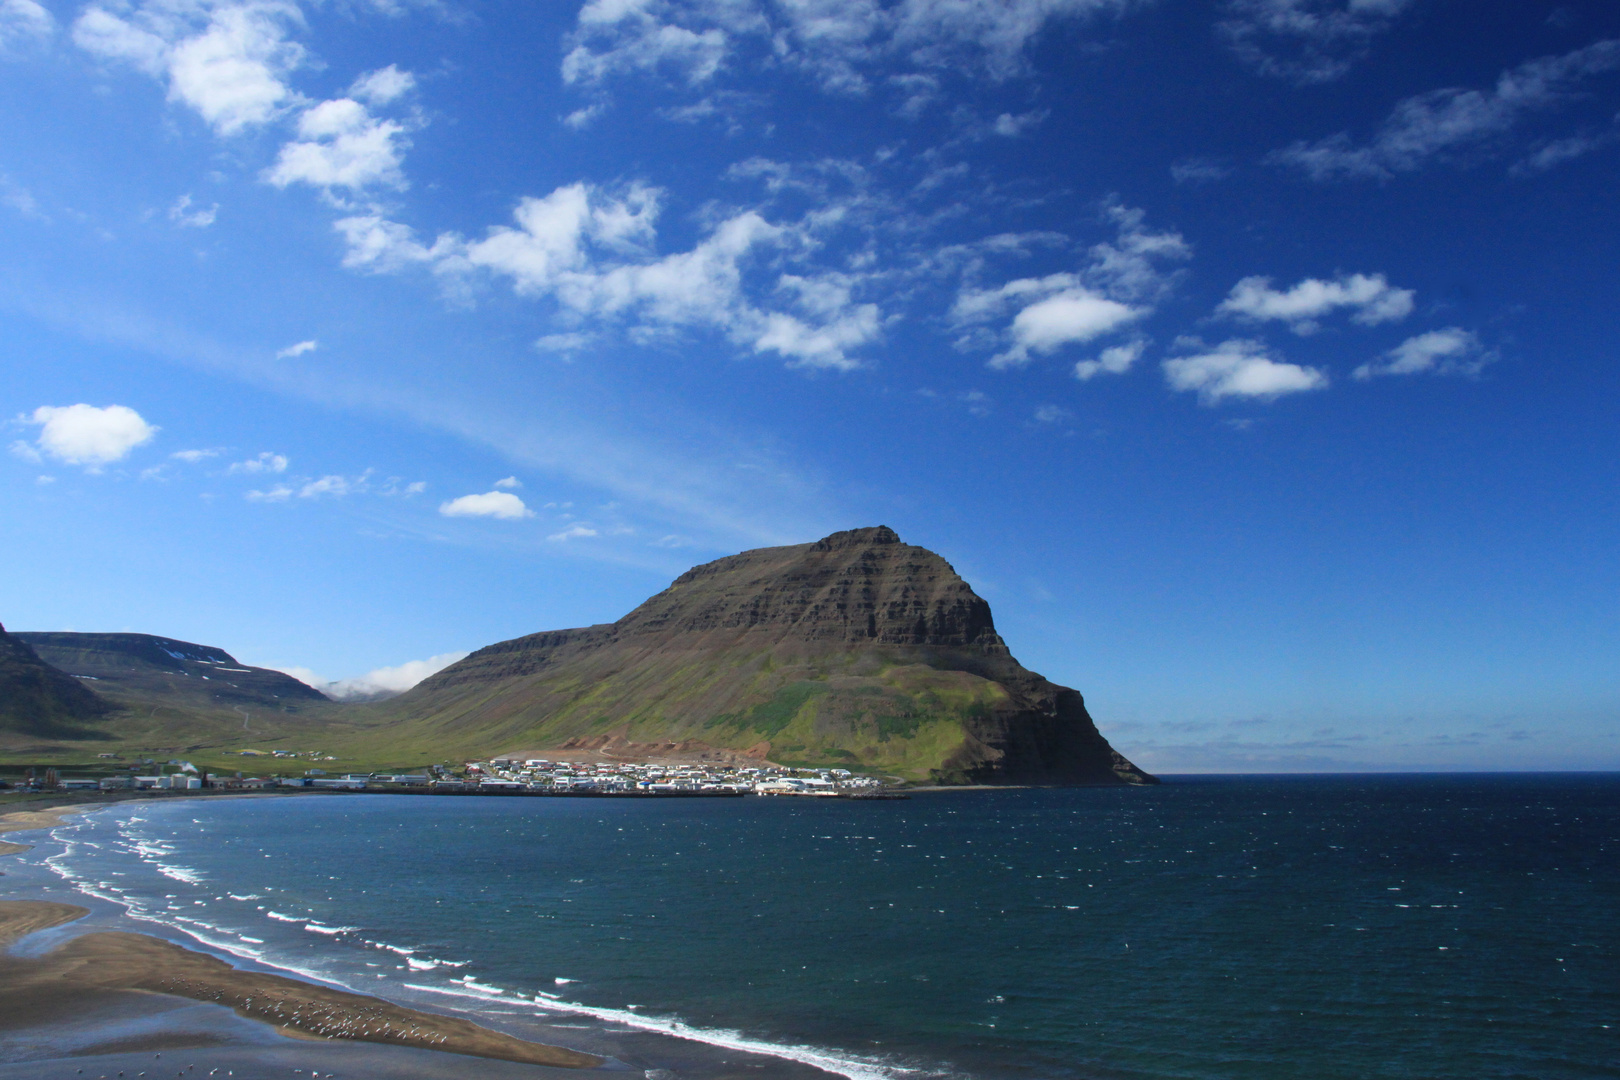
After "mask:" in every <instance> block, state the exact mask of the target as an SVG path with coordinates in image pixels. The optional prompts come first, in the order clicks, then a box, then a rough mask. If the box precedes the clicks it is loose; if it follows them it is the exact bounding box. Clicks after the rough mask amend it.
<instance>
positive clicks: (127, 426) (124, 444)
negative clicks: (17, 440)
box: [22, 404, 159, 471]
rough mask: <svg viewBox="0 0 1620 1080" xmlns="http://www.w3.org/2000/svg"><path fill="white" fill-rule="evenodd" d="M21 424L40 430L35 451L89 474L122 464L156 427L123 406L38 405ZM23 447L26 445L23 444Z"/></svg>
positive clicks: (152, 434) (148, 440) (154, 431)
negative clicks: (118, 462)
mask: <svg viewBox="0 0 1620 1080" xmlns="http://www.w3.org/2000/svg"><path fill="white" fill-rule="evenodd" d="M24 422H25V423H30V424H37V425H39V427H40V433H39V439H38V441H37V442H36V443H35V446H36V447H37V450H38V452H42V453H43V454H44V455H45V456H46V457H52V458H55V459H56V460H57V461H61V462H65V463H66V464H68V465H83V466H86V467H87V468H89V469H91V470H92V471H94V470H96V469H99V468H100V467H101V466H103V465H110V464H112V463H113V462H115V461H122V460H123V459H124V458H125V457H127V456H128V455H129V452H130V451H131V450H133V449H135V447H137V446H140V445H142V444H144V443H147V442H150V441H151V439H152V437H153V436H154V435H156V434H157V433H158V430H159V429H158V428H157V427H155V426H153V425H152V424H148V423H147V422H146V421H145V420H143V419H141V414H140V413H138V412H136V411H135V410H134V409H131V408H129V407H128V406H126V405H109V406H107V407H106V408H104V409H98V408H96V407H95V406H94V405H83V404H80V405H66V406H54V405H41V406H40V407H39V408H37V409H35V410H34V412H33V415H32V416H30V417H26V418H24ZM22 445H23V446H27V445H28V444H27V443H23V444H22Z"/></svg>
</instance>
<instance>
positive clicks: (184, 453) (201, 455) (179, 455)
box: [169, 450, 221, 465]
mask: <svg viewBox="0 0 1620 1080" xmlns="http://www.w3.org/2000/svg"><path fill="white" fill-rule="evenodd" d="M220 453H221V451H219V450H176V451H175V452H174V453H172V454H170V455H169V456H170V457H171V458H174V459H175V460H176V461H183V462H185V463H186V464H187V465H196V464H199V463H201V462H204V461H207V460H208V459H209V458H216V457H219V455H220Z"/></svg>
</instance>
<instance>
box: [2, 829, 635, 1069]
mask: <svg viewBox="0 0 1620 1080" xmlns="http://www.w3.org/2000/svg"><path fill="white" fill-rule="evenodd" d="M97 805H99V804H69V805H58V806H50V805H46V806H38V807H28V808H26V809H18V810H14V811H12V812H10V813H7V814H4V815H0V834H5V833H12V832H24V831H29V830H37V829H50V828H54V827H56V826H58V825H60V824H62V821H63V818H64V816H65V815H68V814H73V813H78V812H80V811H82V810H86V809H94V808H96V806H97ZM27 849H28V845H24V844H14V843H10V842H6V841H0V855H9V854H13V853H15V852H19V851H26V850H27ZM88 914H90V912H89V909H87V908H83V907H79V906H77V905H73V904H62V903H56V902H54V901H47V900H4V901H0V1032H10V1033H13V1034H15V1033H17V1032H20V1031H23V1032H25V1031H27V1030H28V1029H36V1028H37V1029H49V1028H52V1027H53V1026H60V1025H63V1024H71V1023H72V1022H73V1021H74V1020H75V1019H77V1018H87V1017H88V1016H90V1015H93V1014H95V1013H97V1012H101V1011H104V1012H108V1013H109V1014H119V1015H123V1014H128V1013H139V1012H143V1011H145V1012H151V1011H152V1010H150V1009H146V1010H142V1009H141V1008H140V1007H139V1006H140V1004H142V1002H141V1001H140V1000H139V999H141V998H150V996H151V995H163V996H166V997H170V998H181V999H190V1000H191V1001H196V1002H203V1003H206V1004H209V1005H214V1006H223V1007H225V1008H228V1009H230V1010H232V1011H233V1012H235V1013H236V1014H237V1015H238V1016H241V1017H244V1018H246V1019H250V1020H255V1021H258V1022H260V1023H262V1024H267V1025H269V1026H270V1028H271V1029H273V1030H274V1031H275V1032H277V1033H278V1034H280V1035H284V1036H288V1037H290V1038H293V1039H298V1040H302V1041H306V1042H314V1043H323V1044H333V1043H351V1044H352V1043H379V1044H382V1045H385V1046H390V1047H400V1048H403V1049H408V1050H409V1049H414V1050H417V1051H432V1052H434V1053H435V1054H459V1055H468V1056H473V1057H480V1058H486V1059H490V1060H493V1061H508V1062H514V1063H518V1064H521V1065H540V1066H547V1067H550V1068H566V1069H591V1068H597V1067H599V1066H601V1065H603V1064H605V1060H604V1059H603V1058H600V1057H597V1056H595V1055H592V1054H584V1053H580V1052H578V1051H575V1050H568V1049H565V1048H563V1047H558V1046H547V1045H545V1044H542V1043H536V1042H528V1041H526V1040H523V1039H519V1038H516V1037H514V1036H512V1035H506V1034H503V1033H501V1032H498V1031H491V1030H490V1029H488V1028H485V1027H482V1026H480V1025H478V1024H475V1023H473V1022H472V1021H470V1020H465V1019H462V1018H460V1017H456V1016H446V1015H441V1014H438V1013H428V1012H422V1011H419V1010H416V1009H410V1008H406V1007H405V1006H402V1005H396V1004H394V1003H393V1002H390V1001H384V1000H382V999H381V998H375V997H370V996H368V995H365V994H355V993H350V992H348V991H345V990H337V989H334V988H331V987H327V986H322V985H319V984H317V983H311V982H303V981H301V980H298V979H292V978H288V977H286V976H282V975H275V974H271V973H269V972H261V971H250V970H243V969H239V968H234V967H232V966H231V965H230V964H228V963H226V962H225V961H223V960H220V959H217V958H215V957H213V956H209V955H208V954H206V953H201V952H195V951H193V950H191V949H187V948H185V947H183V946H181V945H177V944H175V943H174V942H171V941H166V940H164V939H162V938H157V937H152V936H150V935H148V934H132V933H124V932H119V931H104V932H98V933H86V934H79V935H76V936H73V937H70V938H68V939H67V940H66V941H65V942H63V943H62V944H61V945H58V946H57V947H55V948H54V949H51V950H50V951H48V952H45V953H43V954H41V955H37V956H18V955H8V954H7V950H10V949H11V948H12V947H13V946H15V945H17V944H18V943H19V942H21V941H22V940H23V939H24V938H26V937H28V936H29V935H32V934H36V933H39V932H41V931H46V930H52V929H55V928H58V927H62V926H66V925H68V924H70V923H73V922H75V921H77V920H78V919H81V918H83V917H84V916H86V915H88ZM160 1011H161V1010H160ZM112 1026H116V1025H112ZM218 1038H219V1037H218V1036H210V1037H207V1038H204V1039H203V1041H202V1043H201V1044H200V1043H199V1041H198V1036H197V1034H196V1033H193V1032H185V1031H180V1030H174V1031H165V1030H162V1029H161V1025H160V1029H159V1030H156V1031H147V1032H146V1033H144V1034H142V1035H140V1036H139V1037H138V1038H136V1039H135V1040H134V1043H133V1044H131V1043H130V1041H129V1040H117V1039H115V1040H113V1041H111V1042H108V1043H106V1044H104V1045H102V1046H99V1047H96V1048H94V1049H91V1050H79V1051H77V1053H86V1052H89V1053H109V1054H117V1053H124V1052H132V1051H146V1052H150V1051H158V1052H161V1051H162V1050H164V1049H173V1048H179V1047H196V1046H199V1045H206V1044H207V1043H209V1042H210V1041H214V1040H217V1039H218ZM429 1071H431V1070H429Z"/></svg>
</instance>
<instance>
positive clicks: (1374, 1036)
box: [22, 774, 1620, 1080]
mask: <svg viewBox="0 0 1620 1080" xmlns="http://www.w3.org/2000/svg"><path fill="white" fill-rule="evenodd" d="M22 858H23V859H24V860H25V861H30V860H31V861H33V863H34V864H35V865H36V866H37V867H39V868H40V869H49V870H51V871H54V873H55V874H56V875H58V876H59V877H60V878H61V879H62V880H63V882H65V883H68V884H71V885H72V886H73V887H74V888H75V889H77V890H78V891H79V892H80V893H82V894H84V895H85V896H89V897H97V898H99V899H101V900H103V901H107V902H110V903H113V904H117V905H119V906H120V907H122V908H123V909H125V911H126V912H127V914H128V915H130V916H132V917H134V918H136V919H139V920H142V921H143V922H144V923H145V926H146V928H147V929H149V930H150V929H152V928H162V931H163V932H165V933H168V934H170V935H171V936H172V935H174V934H175V933H179V934H182V935H185V936H187V937H189V938H191V939H194V940H195V941H197V942H200V943H201V944H202V945H204V946H206V947H208V948H211V949H215V950H220V951H224V952H228V953H231V954H234V955H237V956H240V957H244V958H248V959H251V960H253V961H255V962H258V963H263V964H268V965H271V966H274V967H279V968H283V969H286V970H290V971H293V972H297V973H301V974H303V975H306V976H309V977H314V978H320V979H325V980H330V981H332V982H336V983H338V984H341V985H345V986H348V987H351V988H353V989H357V990H362V991H366V992H370V993H376V994H381V995H383V996H387V997H391V998H394V999H397V1000H402V1001H409V1002H420V1003H427V1004H432V1005H436V1006H439V1007H445V1006H450V1007H454V1008H457V1009H463V1010H470V1011H472V1012H474V1013H478V1014H484V1015H487V1016H489V1017H491V1018H495V1017H498V1016H506V1017H510V1016H513V1015H517V1014H520V1013H527V1014H532V1015H535V1016H538V1017H542V1018H545V1019H547V1021H548V1022H550V1023H553V1024H555V1025H560V1027H561V1029H563V1030H566V1029H567V1028H568V1027H569V1026H570V1025H573V1026H576V1027H579V1028H581V1029H590V1030H591V1031H592V1033H593V1037H595V1038H598V1039H600V1038H607V1039H608V1040H609V1045H611V1038H612V1033H613V1032H615V1031H617V1032H630V1031H636V1030H643V1031H664V1032H671V1033H674V1034H677V1035H680V1036H682V1037H683V1038H686V1039H689V1040H692V1041H693V1042H694V1043H697V1044H708V1045H711V1046H714V1047H716V1048H719V1049H724V1048H732V1049H744V1050H753V1051H757V1052H761V1053H764V1054H766V1055H771V1056H775V1057H777V1058H779V1059H781V1060H784V1061H797V1062H802V1063H805V1064H813V1065H816V1066H819V1067H821V1068H824V1069H828V1070H830V1071H833V1072H838V1073H843V1074H844V1075H847V1076H851V1077H856V1078H860V1080H866V1078H877V1077H890V1078H898V1077H902V1076H910V1077H915V1078H917V1080H928V1078H931V1077H945V1076H952V1077H974V1078H982V1080H1002V1078H1008V1080H1010V1078H1023V1077H1030V1078H1051V1080H1071V1078H1072V1080H1079V1078H1144V1080H1145V1078H1161V1077H1164V1078H1168V1077H1185V1078H1199V1080H1205V1078H1207V1080H1239V1078H1241V1080H1265V1078H1271V1077H1277V1078H1284V1077H1286V1078H1310V1080H1338V1078H1347V1080H1348V1078H1352V1077H1354V1078H1367V1077H1391V1078H1403V1080H1405V1078H1417V1077H1446V1078H1450V1077H1456V1078H1459V1080H1461V1078H1468V1080H1482V1078H1497V1077H1502V1078H1506V1077H1536V1078H1541V1080H1553V1078H1564V1077H1570V1078H1576V1077H1580V1078H1588V1077H1615V1076H1620V919H1617V915H1620V776H1616V775H1613V774H1608V775H1596V774H1594V775H1494V776H1474V775H1467V776H1464V775H1451V776H1352V777H1346V776H1334V777H1328V776H1313V777H1219V778H1215V777H1172V778H1169V780H1168V782H1167V783H1165V784H1164V785H1162V786H1160V787H1155V788H1120V789H1100V788H1097V789H1066V790H1054V789H1029V790H1000V791H961V792H937V793H919V794H918V795H917V796H916V797H915V798H913V799H911V800H909V801H895V802H865V803H863V802H850V801H846V800H831V799H827V800H823V799H794V798H757V797H751V798H744V799H664V800H630V799H622V800H621V799H589V798H544V799H543V798H528V799H526V798H494V797H489V798H465V797H463V798H456V797H433V796H372V795H329V796H324V795H323V796H315V797H295V798H283V799H196V800H176V801H173V802H143V803H123V804H117V805H114V806H112V807H109V808H108V809H106V810H103V811H100V812H97V813H95V814H91V815H88V816H86V817H84V818H81V819H79V820H77V821H76V822H75V823H74V824H70V825H67V826H64V827H62V828H59V829H57V830H54V832H53V839H52V841H51V842H49V843H46V844H42V845H41V846H39V847H37V848H36V849H34V851H33V852H31V853H29V854H28V855H25V856H23V857H22ZM137 928H139V927H137ZM717 1060H718V1059H717ZM693 1061H696V1062H699V1063H698V1064H694V1063H693ZM700 1062H701V1059H692V1061H688V1062H687V1064H686V1066H685V1068H686V1070H687V1074H690V1075H694V1076H696V1075H701V1074H702V1072H703V1068H702V1066H701V1064H700ZM719 1072H720V1071H719V1070H717V1071H716V1072H715V1073H714V1075H719Z"/></svg>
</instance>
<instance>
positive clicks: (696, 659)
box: [366, 527, 1153, 784]
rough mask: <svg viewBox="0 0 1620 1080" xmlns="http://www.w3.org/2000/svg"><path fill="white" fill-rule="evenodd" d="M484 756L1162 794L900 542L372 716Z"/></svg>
mask: <svg viewBox="0 0 1620 1080" xmlns="http://www.w3.org/2000/svg"><path fill="white" fill-rule="evenodd" d="M373 724H386V725H387V726H388V728H389V729H390V730H391V731H392V732H393V733H394V735H395V737H397V738H398V739H399V740H400V741H401V744H402V745H405V744H409V745H419V746H423V747H427V746H430V745H431V746H437V747H443V748H445V749H446V750H450V749H452V748H454V749H457V750H461V751H462V752H466V753H485V754H488V753H497V752H511V751H524V750H534V751H541V750H544V749H547V748H560V747H590V748H599V749H604V750H606V751H609V752H612V751H614V750H618V751H620V752H622V753H625V754H635V753H638V752H646V751H647V750H648V749H650V748H653V747H660V748H669V747H672V746H681V745H684V746H687V747H689V748H690V747H704V746H707V747H715V748H722V749H727V750H732V751H737V752H742V753H749V754H752V755H753V756H756V757H760V758H769V759H770V760H773V761H782V762H801V763H817V764H836V763H840V762H843V763H848V764H852V765H860V766H866V767H868V768H873V769H878V770H882V771H886V772H891V773H896V774H899V775H902V776H905V777H907V778H910V779H917V780H922V779H935V780H941V781H946V782H958V783H960V782H970V781H971V782H1010V783H1048V784H1076V783H1109V784H1117V783H1152V782H1153V780H1152V778H1151V777H1149V776H1147V775H1146V774H1144V773H1142V772H1141V771H1140V770H1139V769H1137V768H1136V767H1135V766H1134V765H1132V764H1131V763H1130V762H1128V761H1126V760H1125V759H1124V758H1123V757H1121V756H1120V755H1119V754H1118V753H1116V752H1115V751H1114V750H1113V748H1112V747H1110V746H1109V745H1108V742H1107V740H1105V739H1104V738H1103V737H1102V736H1101V735H1100V734H1099V733H1098V732H1097V729H1096V726H1095V725H1094V724H1093V723H1092V720H1091V717H1090V716H1089V715H1088V714H1087V712H1086V708H1085V703H1084V702H1083V701H1082V699H1081V697H1080V695H1079V694H1078V693H1077V692H1075V691H1074V690H1070V689H1068V688H1067V687H1062V686H1057V685H1055V684H1053V683H1050V682H1048V681H1047V680H1045V679H1043V678H1041V677H1040V676H1039V675H1036V674H1034V673H1033V672H1030V671H1026V670H1025V669H1024V668H1023V667H1022V666H1021V665H1019V663H1018V662H1017V661H1016V660H1014V659H1013V657H1012V655H1011V654H1010V653H1009V652H1008V650H1007V646H1006V645H1005V643H1003V642H1002V640H1001V637H1000V635H999V634H997V633H996V630H995V625H994V622H993V621H992V619H991V617H990V606H989V605H988V604H987V603H985V602H984V600H983V599H981V598H980V597H978V596H977V595H975V594H974V592H973V590H972V589H971V588H969V587H968V584H967V583H966V582H965V581H963V580H962V579H961V577H959V576H958V575H957V573H956V571H955V570H953V569H952V568H951V566H950V564H949V563H947V562H946V561H945V560H944V559H942V558H940V557H939V556H938V555H936V554H934V553H933V552H931V551H928V550H927V549H925V548H920V547H913V546H911V545H909V544H905V543H902V542H901V541H900V538H899V537H898V536H896V535H895V534H894V532H893V531H892V530H890V529H888V528H884V527H877V528H867V529H855V530H851V531H849V532H841V533H834V534H833V535H832V536H829V537H827V538H826V539H824V540H820V541H817V542H816V543H813V544H797V545H793V546H791V547H779V548H761V549H759V550H756V551H745V552H743V553H741V554H739V555H733V556H730V557H729V558H724V559H719V560H716V561H715V562H712V563H707V564H705V565H703V566H698V567H694V568H693V569H691V570H689V571H687V572H686V573H685V574H682V575H681V576H680V577H679V578H677V579H676V580H675V582H674V583H673V584H672V585H670V587H669V588H667V589H665V590H664V591H663V592H661V593H659V594H658V595H657V596H654V597H653V598H651V599H650V600H648V601H647V602H646V603H644V604H642V605H641V606H640V607H638V608H636V609H635V610H634V611H632V612H631V613H630V614H628V615H626V616H625V617H624V618H622V619H620V620H619V621H618V622H616V623H611V624H603V625H599V626H591V627H585V628H582V629H577V630H558V631H550V632H546V633H540V634H533V635H530V636H528V637H523V638H517V639H515V640H512V641H504V642H500V643H499V644H496V645H491V646H489V647H488V648H485V649H480V650H479V651H478V652H475V653H473V654H472V655H471V656H469V657H467V659H465V660H463V661H461V662H460V663H458V664H454V665H452V666H451V667H449V668H446V669H445V670H444V671H441V672H440V673H439V674H437V675H435V676H433V677H432V678H430V679H428V680H426V681H425V682H423V683H422V684H421V685H419V686H418V687H416V688H415V689H414V690H412V691H410V692H409V693H407V694H405V695H403V696H401V697H399V698H395V699H394V700H392V701H389V702H386V703H384V704H382V705H379V706H374V707H372V709H371V716H370V718H369V722H368V723H367V724H366V726H368V727H371V726H372V725H373Z"/></svg>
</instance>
